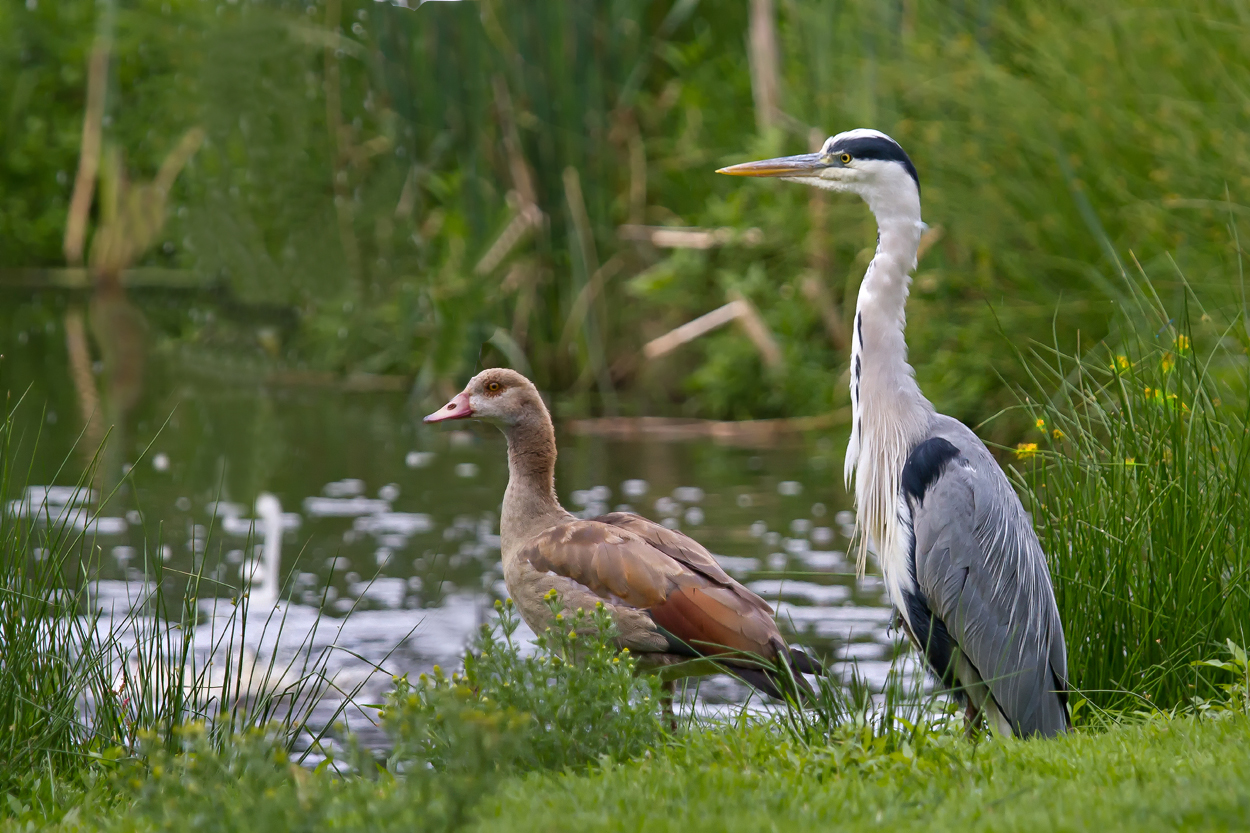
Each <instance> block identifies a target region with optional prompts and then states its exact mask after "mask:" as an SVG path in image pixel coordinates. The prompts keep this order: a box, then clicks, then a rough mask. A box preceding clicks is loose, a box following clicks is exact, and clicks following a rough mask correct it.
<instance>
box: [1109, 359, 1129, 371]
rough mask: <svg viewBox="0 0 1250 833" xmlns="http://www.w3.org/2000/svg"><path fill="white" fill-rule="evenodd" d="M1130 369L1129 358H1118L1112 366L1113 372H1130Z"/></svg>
mask: <svg viewBox="0 0 1250 833" xmlns="http://www.w3.org/2000/svg"><path fill="white" fill-rule="evenodd" d="M1128 368H1129V363H1128V356H1116V357H1115V362H1113V363H1112V365H1111V369H1112V370H1128Z"/></svg>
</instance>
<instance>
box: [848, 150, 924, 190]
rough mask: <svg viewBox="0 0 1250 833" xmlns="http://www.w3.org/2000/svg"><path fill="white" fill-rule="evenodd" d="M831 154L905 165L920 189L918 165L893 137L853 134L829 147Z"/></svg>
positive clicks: (917, 188)
mask: <svg viewBox="0 0 1250 833" xmlns="http://www.w3.org/2000/svg"><path fill="white" fill-rule="evenodd" d="M829 152H830V154H831V155H834V156H836V155H837V154H840V153H849V154H850V155H851V156H853V157H855V158H856V159H880V160H882V161H885V162H897V163H899V164H900V165H902V166H903V169H904V170H905V171H907V173H909V174H910V175H911V178H912V179H913V180H914V181H915V183H916V190H917V191H919V190H920V175H919V174H917V173H916V166H915V165H913V164H912V163H911V157H909V156H908V155H907V152H906V151H905V150H903V148H902V147H901V146H900V145H899V143H898V142H895V141H893V140H892V139H887V138H886V137H884V136H853V137H849V138H846V139H843V140H841V141H840V142H838V143H837V144H835V145H834V146H833V147H832V148H830V149H829Z"/></svg>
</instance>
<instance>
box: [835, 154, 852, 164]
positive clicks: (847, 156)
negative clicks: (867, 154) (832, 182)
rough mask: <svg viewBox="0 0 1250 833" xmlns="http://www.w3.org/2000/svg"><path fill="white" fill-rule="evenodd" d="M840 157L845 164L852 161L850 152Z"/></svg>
mask: <svg viewBox="0 0 1250 833" xmlns="http://www.w3.org/2000/svg"><path fill="white" fill-rule="evenodd" d="M838 158H839V159H841V160H842V164H843V165H849V164H850V163H851V155H850V154H849V153H844V154H842V155H841V156H839V157H838Z"/></svg>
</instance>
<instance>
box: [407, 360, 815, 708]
mask: <svg viewBox="0 0 1250 833" xmlns="http://www.w3.org/2000/svg"><path fill="white" fill-rule="evenodd" d="M452 419H481V420H484V421H486V422H489V423H491V424H493V425H495V426H496V427H498V428H499V430H501V431H503V433H504V436H505V437H507V438H508V488H507V491H505V492H504V498H503V511H502V517H501V518H500V523H499V532H500V538H501V549H502V554H503V576H504V582H505V583H506V584H507V586H508V592H509V593H510V594H511V595H512V598H513V600H514V601H515V602H516V605H517V607H518V608H519V609H520V611H521V616H522V618H524V619H525V622H526V624H528V625H529V626H530V627H531V628H533V629H534V630H535V631H536V632H539V633H541V632H542V631H543V630H544V629H545V628H546V627H547V626H548V625H549V624H550V620H551V613H550V611H549V610H548V608H547V606H546V605H545V604H544V602H543V596H544V595H545V594H546V593H548V592H549V591H551V590H553V589H554V590H555V591H556V592H557V593H558V594H559V596H560V599H561V602H562V603H563V604H564V606H565V608H566V609H568V610H575V609H577V608H579V607H580V608H583V609H585V610H590V609H592V608H593V607H594V606H595V604H596V603H597V602H603V603H604V605H606V606H607V608H608V609H609V610H610V611H611V613H612V615H613V617H614V619H615V620H616V624H617V629H618V630H619V631H620V634H621V635H620V640H619V641H620V643H621V645H622V647H626V648H629V650H630V651H631V652H634V653H635V654H637V655H639V658H640V663H641V664H642V665H643V666H644V667H647V668H652V669H661V670H663V669H664V668H665V667H667V666H675V665H678V664H683V665H682V667H680V668H670V669H669V672H668V673H666V674H664V675H663V676H665V677H666V678H671V677H682V676H693V675H695V674H701V673H710V672H713V671H717V670H728V671H730V672H731V673H733V674H734V675H735V676H737V677H739V678H741V679H742V680H744V681H746V682H748V683H750V684H751V685H753V686H755V687H756V688H758V689H759V690H761V691H763V692H765V693H766V694H769V695H771V696H773V697H781V696H782V691H783V690H785V689H786V686H785V685H783V680H785V679H787V678H788V677H789V674H786V673H785V672H784V671H783V669H782V668H781V666H780V664H779V663H785V664H786V665H788V666H789V668H790V670H791V671H792V672H793V676H794V678H795V679H796V680H798V681H799V682H800V685H802V686H804V688H805V689H806V682H805V681H803V679H802V677H801V676H799V672H803V673H809V674H818V673H821V668H820V665H819V664H818V663H817V662H815V661H814V660H813V659H811V658H810V657H808V656H807V655H806V654H804V653H803V652H801V651H796V650H793V649H791V648H789V647H787V645H786V643H785V640H783V639H782V637H781V633H780V632H779V631H778V630H777V624H776V623H775V622H774V621H773V610H772V608H771V607H769V606H768V603H767V602H765V601H764V600H763V599H761V598H760V597H759V596H757V595H755V594H754V593H752V592H751V591H750V590H748V589H747V588H745V587H743V586H742V585H741V584H739V583H738V582H736V581H734V580H733V579H732V578H730V577H729V575H728V574H727V573H726V572H725V571H724V570H723V569H721V566H720V565H719V564H718V563H717V562H716V559H715V558H713V557H712V554H711V553H709V552H708V551H707V550H706V549H704V547H703V546H702V545H700V544H699V543H698V542H697V541H695V540H693V539H692V538H690V537H688V536H686V535H683V534H681V533H680V532H674V531H673V530H671V529H667V528H665V527H663V526H661V525H659V524H657V523H653V522H652V521H649V520H647V519H646V518H643V517H640V516H638V515H635V514H632V513H629V512H612V513H610V514H607V515H602V516H600V517H598V518H592V519H590V520H581V519H580V518H577V517H574V516H573V515H572V514H570V513H569V512H566V511H565V510H564V508H563V507H562V506H560V501H559V500H558V499H557V498H556V491H555V466H556V435H555V429H554V428H553V427H552V424H551V415H550V414H549V413H548V412H547V406H546V405H545V404H543V400H542V397H540V396H539V394H538V390H537V389H536V388H535V387H534V385H533V384H532V383H531V382H530V381H529V380H528V379H526V378H525V377H524V376H522V375H521V374H519V373H517V372H515V371H512V370H507V369H502V368H493V369H490V370H485V371H482V372H481V373H479V374H478V375H477V376H474V377H473V379H471V380H470V381H469V384H468V385H467V386H466V387H465V389H464V390H463V391H462V392H461V393H459V394H457V395H456V396H455V398H453V399H452V400H451V401H450V402H448V403H447V405H445V406H444V407H442V408H440V409H439V410H437V411H435V412H434V413H432V414H430V415H429V416H427V417H426V418H425V421H426V422H427V423H428V422H443V421H446V420H452ZM702 658H714V661H713V662H711V663H709V662H701V663H694V664H692V663H691V661H692V660H695V659H702ZM709 665H710V666H711V667H708V666H709ZM719 666H725V667H723V668H722V667H719Z"/></svg>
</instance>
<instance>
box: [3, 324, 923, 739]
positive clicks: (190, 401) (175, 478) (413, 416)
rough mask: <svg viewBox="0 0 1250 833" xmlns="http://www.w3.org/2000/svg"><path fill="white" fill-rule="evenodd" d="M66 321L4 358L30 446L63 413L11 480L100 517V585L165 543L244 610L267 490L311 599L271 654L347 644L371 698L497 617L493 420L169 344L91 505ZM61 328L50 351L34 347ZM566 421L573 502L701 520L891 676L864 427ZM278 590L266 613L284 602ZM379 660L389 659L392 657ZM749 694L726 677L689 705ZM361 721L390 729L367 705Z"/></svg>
mask: <svg viewBox="0 0 1250 833" xmlns="http://www.w3.org/2000/svg"><path fill="white" fill-rule="evenodd" d="M59 326H60V323H59V322H54V327H44V328H43V330H40V331H39V332H38V333H37V334H36V335H34V336H28V337H27V339H26V340H25V341H23V342H22V343H20V344H13V345H10V349H12V348H18V349H20V350H22V351H23V354H22V355H21V356H17V355H14V353H12V352H11V353H10V354H9V355H10V356H11V357H13V358H15V359H18V360H17V361H16V362H14V361H12V360H10V359H6V360H5V363H7V364H8V366H7V367H3V365H0V370H3V371H5V372H4V375H3V377H0V378H2V381H3V385H2V387H3V388H4V389H5V390H9V391H16V392H21V391H25V396H26V401H25V402H24V403H23V405H22V407H21V411H20V419H19V423H22V425H23V428H24V435H25V436H24V439H23V451H22V453H23V454H29V453H30V449H31V446H32V444H33V438H34V435H35V433H36V429H39V431H40V432H41V436H40V438H39V440H38V443H39V445H38V449H37V451H35V452H34V454H33V461H32V467H31V479H30V481H29V483H31V484H34V486H35V488H31V489H30V490H28V492H27V493H26V496H25V497H23V496H21V495H19V496H16V497H15V496H12V495H11V496H6V497H8V498H9V502H8V503H7V505H6V507H7V508H6V511H9V512H10V513H13V512H21V511H31V509H32V508H33V509H35V510H39V509H40V507H41V506H42V507H44V509H43V511H45V512H50V513H51V514H52V515H53V516H57V515H61V514H62V513H64V514H63V517H65V518H67V519H69V521H70V522H71V524H77V525H78V526H79V527H87V531H88V533H89V536H88V537H89V544H90V547H91V551H92V552H93V553H94V556H95V557H94V558H93V559H92V561H93V564H94V569H96V570H97V575H95V576H93V578H94V579H95V584H94V591H95V596H94V598H93V604H94V605H95V606H96V607H97V608H98V609H101V610H103V611H104V612H105V614H106V620H107V617H110V616H112V617H120V616H121V615H122V614H124V613H125V612H127V611H128V610H129V609H130V608H131V607H133V606H134V605H135V604H138V603H140V601H141V600H142V598H143V594H144V592H145V588H147V589H150V587H149V585H146V584H145V575H147V576H148V577H150V573H151V567H152V565H153V564H154V563H156V562H159V564H160V565H161V567H162V568H164V569H165V570H166V573H165V577H166V579H165V580H166V583H167V587H170V588H173V589H174V591H175V592H176V593H178V594H180V593H181V589H180V588H181V586H182V585H179V584H178V581H179V576H185V575H187V574H193V573H200V574H202V575H204V576H205V577H206V579H208V580H206V581H203V582H201V584H200V589H199V592H198V596H199V599H200V605H201V608H202V609H204V614H203V617H202V619H201V625H200V627H201V628H205V629H208V631H210V632H211V631H212V628H213V627H214V622H215V621H216V622H221V621H225V620H226V618H228V616H227V614H228V612H229V610H230V601H229V600H230V599H231V598H232V597H235V596H237V595H238V593H239V590H240V588H241V587H244V586H245V585H246V582H245V575H244V574H245V573H246V572H247V571H249V570H256V569H258V568H257V566H256V565H257V564H258V563H260V562H262V561H263V558H262V552H263V544H262V539H263V538H264V525H263V523H262V522H260V521H253V518H255V516H256V500H257V497H258V496H259V495H261V494H262V493H268V494H272V495H273V496H275V497H276V498H277V500H278V502H279V503H280V506H281V511H282V513H283V515H282V524H281V526H282V533H281V536H280V537H281V552H280V556H279V558H280V568H279V571H278V579H279V584H280V586H281V588H282V596H283V598H285V599H288V600H289V602H288V603H285V604H284V605H283V606H282V607H281V609H280V613H281V618H282V620H283V624H282V627H281V629H280V631H281V632H280V633H279V629H278V628H276V627H269V628H267V629H266V628H264V627H260V626H256V625H253V626H249V627H248V628H247V629H246V631H245V632H244V633H243V634H242V635H241V636H239V638H240V639H241V640H242V641H243V642H244V643H245V647H246V649H247V650H248V651H249V652H252V653H254V654H255V655H256V656H257V658H258V660H262V661H263V660H264V659H265V658H266V657H269V656H277V657H280V658H283V660H282V661H284V662H285V661H287V660H288V659H289V658H290V657H291V656H292V655H293V654H296V653H298V652H301V651H304V652H307V651H309V650H326V649H329V653H328V654H327V656H328V660H327V665H328V669H329V670H330V671H331V672H332V673H335V674H338V675H340V676H339V681H340V683H341V684H342V686H343V687H350V685H349V683H365V692H366V696H364V697H363V701H364V702H377V700H376V698H377V697H379V696H381V692H382V691H383V690H384V688H385V687H386V686H387V685H389V675H390V674H402V673H415V672H421V671H426V670H428V669H430V668H431V667H432V666H433V665H434V664H436V663H441V664H443V665H454V664H455V663H456V661H457V658H458V657H459V656H460V655H461V654H462V652H463V650H464V647H465V645H466V644H467V642H468V641H469V640H470V639H471V638H472V636H473V634H474V633H475V631H476V629H477V628H478V627H479V626H480V624H481V623H482V622H484V621H485V620H486V619H487V618H488V617H490V616H492V615H493V610H492V609H493V603H494V601H495V600H496V599H497V598H500V597H502V596H503V595H505V593H506V591H505V588H504V585H503V582H502V574H501V569H500V564H499V537H498V535H499V529H498V517H499V504H500V501H501V499H502V496H503V491H504V487H505V484H506V481H507V468H506V458H505V445H504V441H503V438H502V436H501V435H500V434H499V433H498V432H497V431H495V430H494V429H493V428H490V427H488V426H480V425H474V424H461V425H457V426H454V427H449V426H447V425H443V426H423V425H421V424H420V419H419V417H420V414H421V413H422V412H423V411H424V410H430V409H431V408H429V407H419V406H426V405H436V404H437V403H425V402H423V403H416V404H413V403H410V401H409V397H408V395H407V394H406V393H403V392H386V391H360V390H347V389H344V388H342V387H331V386H309V385H306V384H283V383H281V381H278V382H275V381H274V379H273V378H272V376H266V375H265V373H264V372H262V371H257V370H256V369H255V368H252V367H251V366H249V365H244V364H238V363H235V364H232V363H231V362H229V361H226V360H223V361H221V362H213V361H205V360H203V359H202V358H197V356H196V355H190V356H187V355H180V354H178V353H177V352H169V353H167V354H164V355H163V356H160V357H159V360H158V361H153V362H149V363H148V366H147V371H146V376H145V379H144V385H143V388H142V393H141V395H140V396H139V397H137V404H136V405H135V406H134V407H133V408H132V409H131V410H130V411H128V412H127V414H126V417H125V419H124V420H123V421H122V422H121V423H120V425H121V426H123V427H120V428H114V429H113V432H112V433H111V434H110V435H109V438H108V444H107V451H106V452H105V453H104V454H102V455H101V456H100V460H99V463H98V469H97V471H96V474H95V477H94V481H93V483H92V487H93V488H94V489H95V490H96V492H97V494H96V497H97V500H96V501H95V502H94V503H93V504H90V505H86V506H80V507H77V508H75V507H73V506H72V505H70V504H72V503H73V502H74V500H73V499H72V495H70V494H68V493H66V492H64V491H57V490H48V487H55V486H62V487H64V486H71V485H73V484H74V483H75V482H76V481H77V480H78V478H79V476H80V474H81V472H82V470H83V468H84V466H85V465H86V460H87V458H88V455H86V454H85V453H84V452H83V450H82V449H83V448H84V447H89V446H86V443H85V440H84V437H83V418H82V416H80V411H81V408H80V407H79V406H78V403H77V402H76V399H75V395H74V387H73V385H72V384H71V381H70V372H69V370H68V368H67V366H66V362H67V360H65V359H64V356H63V353H64V351H63V350H60V351H58V350H57V349H56V346H55V342H56V340H58V339H64V336H63V334H62V333H60V332H59V331H56V330H55V327H59ZM32 332H33V330H32ZM9 337H10V338H9V340H12V339H11V337H12V332H10V333H9ZM40 339H43V340H45V341H46V342H47V343H46V344H44V345H42V347H43V351H44V352H42V353H38V352H27V351H38V350H39V349H40V344H38V343H37V342H38V341H39V340H40ZM31 342H36V343H34V344H32V343H31ZM61 343H62V344H63V343H64V341H63V340H62V341H61ZM58 354H60V355H61V363H58V360H57V359H58ZM58 365H59V366H58ZM97 370H98V368H97ZM288 381H289V380H288ZM297 381H298V380H297ZM557 430H558V431H560V443H559V449H560V451H559V462H558V468H557V488H558V491H559V495H560V498H561V500H562V501H563V502H564V504H565V505H566V506H567V507H568V508H570V509H571V510H577V511H579V512H581V513H584V514H585V515H586V516H592V515H595V514H600V513H602V512H605V511H610V510H613V509H619V508H623V507H628V508H630V509H633V510H634V511H637V512H639V513H641V514H643V515H646V516H648V517H651V518H655V519H658V520H662V521H663V522H664V523H666V524H667V525H669V526H672V527H674V528H680V529H681V530H682V531H684V532H686V533H688V534H690V535H691V536H693V537H695V538H696V539H698V540H699V541H701V542H702V543H703V544H704V545H706V546H707V547H708V548H709V549H710V550H711V551H712V552H713V553H715V554H716V556H717V557H718V559H719V560H720V561H721V563H722V565H723V566H724V567H725V569H726V570H727V571H728V572H729V573H730V574H732V575H733V576H735V577H736V578H738V579H739V580H740V581H742V582H744V583H745V584H746V585H747V586H748V587H750V588H751V589H753V590H755V591H756V592H757V593H759V594H760V595H762V596H763V597H764V598H766V599H768V600H769V601H770V602H771V603H772V604H773V605H774V607H775V608H776V610H777V613H778V617H779V620H780V622H781V623H782V625H783V629H784V630H785V631H786V632H787V633H788V635H789V636H790V638H791V639H792V640H793V641H794V642H796V643H799V644H802V645H804V646H807V647H809V648H811V649H813V650H814V651H815V652H816V653H817V654H819V655H821V656H824V657H828V658H832V659H834V660H835V661H836V663H846V662H854V663H855V664H856V666H857V668H858V671H859V673H860V674H861V675H863V676H864V677H865V678H867V679H868V680H870V681H873V682H876V683H878V684H879V683H880V682H882V681H883V680H884V678H885V674H886V671H887V670H888V668H889V666H890V663H891V661H892V660H893V659H894V658H895V656H896V655H897V654H898V652H899V646H898V643H897V634H895V633H892V632H891V631H890V630H889V622H890V614H889V611H888V608H887V607H886V600H885V597H884V590H883V586H882V583H881V582H880V580H879V579H878V578H877V577H875V576H873V575H869V576H868V577H867V578H866V579H864V580H861V581H856V579H855V576H854V564H853V561H852V560H851V559H848V557H847V556H846V551H847V549H848V548H849V545H850V539H849V537H848V536H849V535H851V534H852V532H853V523H854V517H853V515H852V514H851V513H850V511H849V503H850V501H849V498H848V496H847V494H846V492H845V490H844V488H843V486H842V484H841V468H842V465H841V464H842V452H843V449H844V447H845V439H846V438H845V436H844V435H837V434H832V435H826V434H820V433H812V434H809V435H803V436H792V437H790V438H788V439H784V440H778V441H776V442H774V443H773V444H771V445H769V446H767V447H754V448H753V447H736V446H730V445H723V444H717V443H715V442H713V441H711V440H707V439H704V440H694V441H683V442H671V441H621V440H611V439H605V438H602V437H596V436H590V435H585V434H579V433H574V432H573V431H571V430H561V426H557ZM88 433H89V432H88ZM75 444H77V446H78V447H77V449H75ZM67 460H68V461H69V464H68V465H64V464H65V463H66V461H67ZM100 494H103V495H106V496H107V497H106V499H105V500H103V501H100V500H98V497H99V495H100ZM78 497H79V498H81V497H83V496H82V495H79V496H78ZM272 537H274V536H272V535H271V538H272ZM254 578H255V577H254ZM259 581H260V580H259V579H256V580H255V583H254V584H253V596H255V595H256V589H255V588H256V587H257V586H258V585H259ZM183 584H185V582H184V583H183ZM213 599H216V608H215V609H216V611H217V612H216V614H214V612H213V610H212V609H211V608H212V605H213ZM261 607H264V605H256V604H253V608H254V610H253V611H252V612H251V616H256V617H260V616H262V614H263V615H268V613H265V612H264V611H262V610H260V609H259V608H261ZM269 609H270V611H271V610H272V606H271V605H270V606H269ZM314 631H315V633H314ZM206 636H207V635H206ZM217 638H218V637H211V638H205V639H204V641H203V644H205V645H208V644H211V643H212V642H213V641H214V639H217ZM231 638H234V637H231ZM375 668H381V669H383V670H384V672H385V673H375V674H373V676H372V677H370V674H371V672H373V671H374V669H375ZM746 696H747V691H746V689H745V688H744V687H743V686H741V685H739V684H738V683H736V682H735V681H733V680H730V679H727V678H726V679H721V678H717V679H715V680H710V681H706V682H704V683H702V684H701V685H700V687H699V689H698V693H697V695H696V696H693V697H692V698H691V702H690V703H689V704H688V705H689V706H691V707H694V708H711V707H714V706H716V705H718V704H733V703H739V702H742V701H743V700H744V699H745V698H746ZM327 708H328V707H327ZM351 725H352V728H354V729H357V730H359V729H362V728H364V729H366V730H367V727H362V726H361V725H360V718H359V717H357V718H356V722H355V723H353V724H351Z"/></svg>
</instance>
